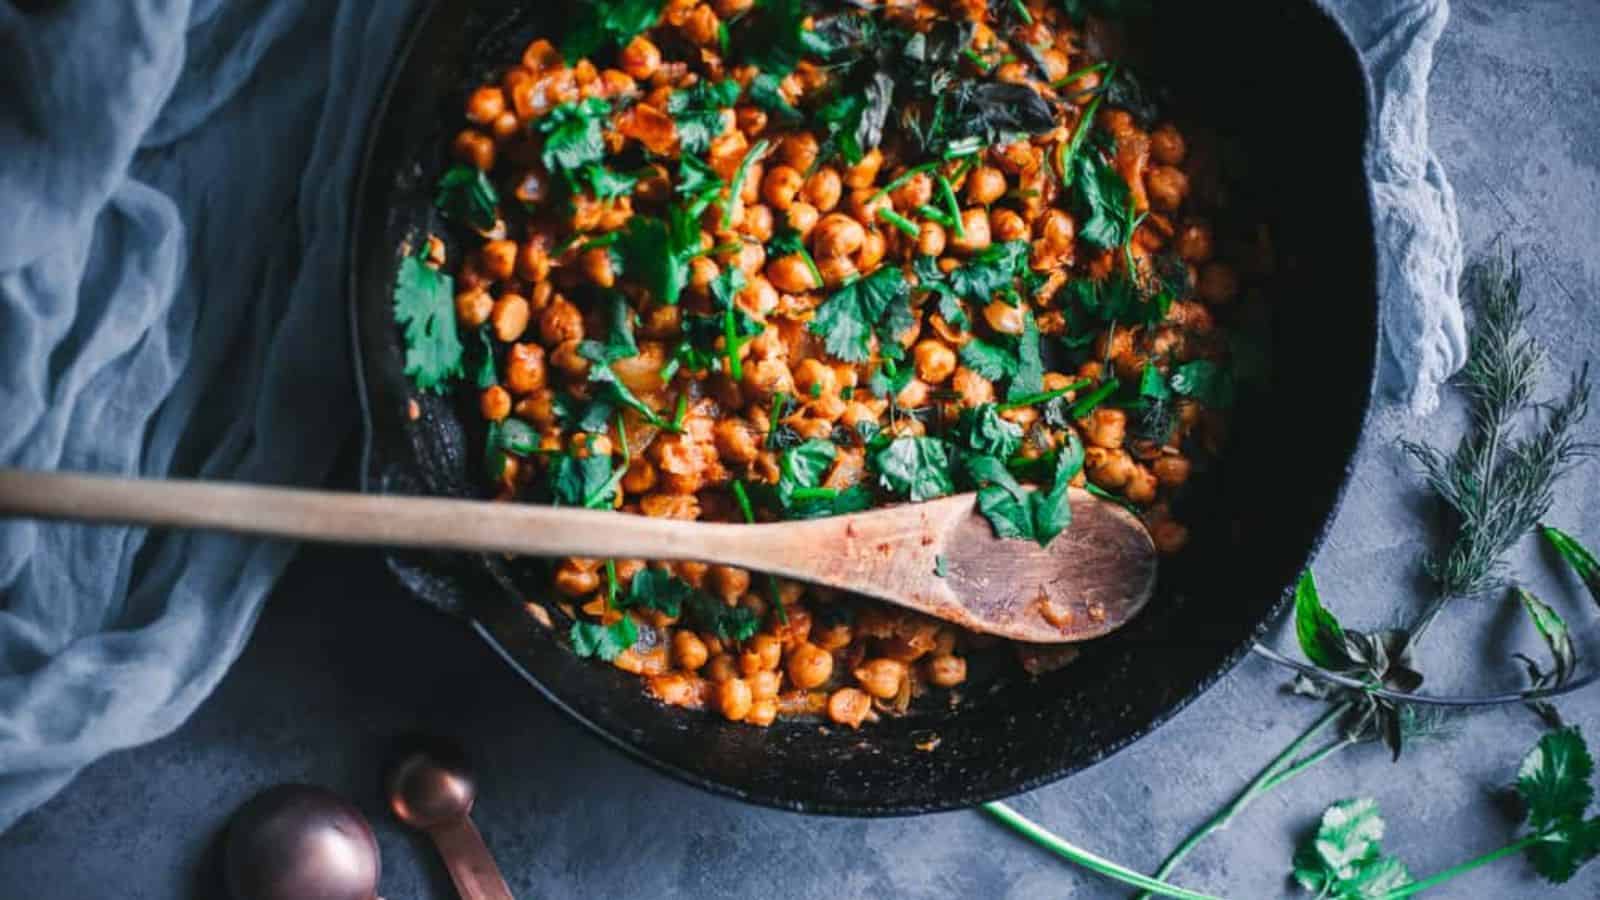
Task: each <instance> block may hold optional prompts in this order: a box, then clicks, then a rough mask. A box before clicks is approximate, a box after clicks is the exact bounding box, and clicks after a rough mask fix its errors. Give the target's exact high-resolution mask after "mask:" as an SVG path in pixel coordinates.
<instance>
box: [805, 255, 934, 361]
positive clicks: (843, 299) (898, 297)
mask: <svg viewBox="0 0 1600 900" xmlns="http://www.w3.org/2000/svg"><path fill="white" fill-rule="evenodd" d="M910 294H911V285H910V283H909V282H907V281H906V278H905V273H903V272H901V271H900V269H899V268H898V267H896V266H894V265H885V266H882V267H881V268H879V269H878V270H877V271H875V272H873V273H872V274H871V275H868V276H867V277H865V278H862V279H859V280H857V281H855V282H853V283H851V284H849V285H846V286H845V287H842V288H840V289H839V290H838V291H836V292H834V294H833V296H831V297H829V298H828V299H827V300H826V301H825V302H824V303H823V304H822V306H820V307H819V308H818V309H817V315H816V317H815V318H814V319H812V321H811V326H810V327H811V331H812V333H813V334H818V335H821V336H822V338H823V346H825V347H826V348H827V351H828V353H830V354H832V355H833V356H835V357H837V358H839V359H841V360H844V361H845V362H856V363H859V362H866V361H867V360H868V359H870V358H871V357H872V337H873V335H874V334H876V335H877V336H878V339H879V342H880V343H881V344H882V345H883V346H884V347H889V346H891V345H893V346H894V347H895V348H896V349H898V347H899V345H898V344H897V343H896V342H895V339H896V338H897V337H898V336H899V334H900V333H901V332H903V331H905V330H906V329H907V328H909V327H910V326H911V325H912V324H913V321H914V320H913V318H912V314H911V306H910V303H909V302H908V301H909V299H910Z"/></svg>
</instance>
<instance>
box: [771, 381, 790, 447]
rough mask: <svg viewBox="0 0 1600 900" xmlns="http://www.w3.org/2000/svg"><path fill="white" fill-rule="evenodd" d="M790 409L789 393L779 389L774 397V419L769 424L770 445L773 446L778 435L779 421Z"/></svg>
mask: <svg viewBox="0 0 1600 900" xmlns="http://www.w3.org/2000/svg"><path fill="white" fill-rule="evenodd" d="M788 409H789V395H788V394H786V393H784V392H783V391H779V392H778V393H777V395H776V396H775V397H773V399H772V421H771V422H770V423H768V425H767V441H766V444H767V446H768V447H771V446H772V444H773V442H774V441H775V440H776V439H777V436H778V423H779V422H781V421H783V414H784V413H785V412H787V411H788Z"/></svg>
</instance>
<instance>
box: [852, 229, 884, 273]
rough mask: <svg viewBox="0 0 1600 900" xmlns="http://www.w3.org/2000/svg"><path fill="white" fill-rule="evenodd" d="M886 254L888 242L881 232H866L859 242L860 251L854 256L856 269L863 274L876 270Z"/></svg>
mask: <svg viewBox="0 0 1600 900" xmlns="http://www.w3.org/2000/svg"><path fill="white" fill-rule="evenodd" d="M888 252H889V241H888V239H887V238H885V237H884V236H883V232H881V231H876V230H872V231H868V232H867V234H866V237H865V238H864V239H863V240H862V241H861V250H860V251H859V252H858V253H857V254H856V268H858V269H860V270H861V271H863V272H866V271H869V270H871V269H876V268H877V267H878V264H879V263H881V262H883V257H884V256H885V255H887V254H888Z"/></svg>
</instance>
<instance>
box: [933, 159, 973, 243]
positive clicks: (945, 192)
mask: <svg viewBox="0 0 1600 900" xmlns="http://www.w3.org/2000/svg"><path fill="white" fill-rule="evenodd" d="M939 196H940V198H942V199H943V200H944V205H945V211H946V212H947V213H948V214H949V216H950V227H951V228H954V229H955V230H956V237H957V238H960V239H962V240H965V239H966V237H967V229H966V226H965V225H963V224H962V222H961V204H960V203H958V202H956V189H955V187H954V186H953V185H951V184H950V179H948V178H946V177H944V176H943V175H940V176H939Z"/></svg>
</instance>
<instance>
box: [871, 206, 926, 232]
mask: <svg viewBox="0 0 1600 900" xmlns="http://www.w3.org/2000/svg"><path fill="white" fill-rule="evenodd" d="M878 218H880V219H882V220H884V221H885V222H888V223H889V224H890V225H893V226H894V227H896V228H898V229H900V231H901V233H902V234H904V235H905V236H906V237H910V238H915V237H916V236H917V235H919V234H921V233H922V232H921V230H920V229H918V228H917V223H915V222H913V221H911V220H910V219H908V218H906V217H905V216H902V215H900V214H899V213H897V212H895V211H894V210H892V209H890V208H888V207H886V206H885V207H881V208H879V209H878Z"/></svg>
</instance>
